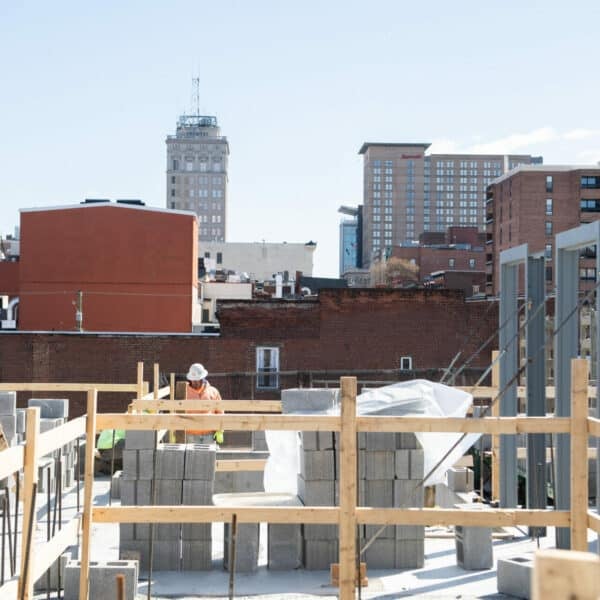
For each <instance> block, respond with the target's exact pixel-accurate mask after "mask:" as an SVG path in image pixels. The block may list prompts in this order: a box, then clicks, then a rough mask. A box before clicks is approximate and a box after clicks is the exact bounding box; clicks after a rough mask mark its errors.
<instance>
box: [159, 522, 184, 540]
mask: <svg viewBox="0 0 600 600" xmlns="http://www.w3.org/2000/svg"><path fill="white" fill-rule="evenodd" d="M154 531H155V532H156V535H155V538H154V539H156V540H166V541H177V540H180V539H181V523H157V524H156V525H154Z"/></svg>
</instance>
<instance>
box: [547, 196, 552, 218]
mask: <svg viewBox="0 0 600 600" xmlns="http://www.w3.org/2000/svg"><path fill="white" fill-rule="evenodd" d="M546 214H547V215H549V216H551V215H552V198H546Z"/></svg>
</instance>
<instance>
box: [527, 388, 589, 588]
mask: <svg viewBox="0 0 600 600" xmlns="http://www.w3.org/2000/svg"><path fill="white" fill-rule="evenodd" d="M586 401H587V398H586ZM531 597H532V600H547V599H548V598H552V600H574V599H577V600H597V599H598V598H599V597H600V558H599V557H598V556H596V555H595V554H592V553H590V552H576V551H573V550H540V551H538V552H536V554H535V559H534V563H533V576H532V579H531Z"/></svg>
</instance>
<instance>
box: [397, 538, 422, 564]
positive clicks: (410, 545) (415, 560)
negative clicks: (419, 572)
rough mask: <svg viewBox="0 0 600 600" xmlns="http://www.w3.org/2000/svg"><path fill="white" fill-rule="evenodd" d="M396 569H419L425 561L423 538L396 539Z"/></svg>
mask: <svg viewBox="0 0 600 600" xmlns="http://www.w3.org/2000/svg"><path fill="white" fill-rule="evenodd" d="M395 545H396V553H395V564H394V567H395V568H396V569H420V568H422V567H423V564H424V562H425V542H424V540H401V541H398V540H396V542H395Z"/></svg>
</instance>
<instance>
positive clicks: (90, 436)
mask: <svg viewBox="0 0 600 600" xmlns="http://www.w3.org/2000/svg"><path fill="white" fill-rule="evenodd" d="M97 397H98V392H97V390H90V391H89V392H88V393H87V424H86V429H85V434H86V436H85V479H84V487H83V517H82V524H81V534H82V540H81V556H80V565H81V567H80V572H79V600H88V594H89V578H90V536H91V533H92V500H93V492H94V449H95V447H96V403H97Z"/></svg>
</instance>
